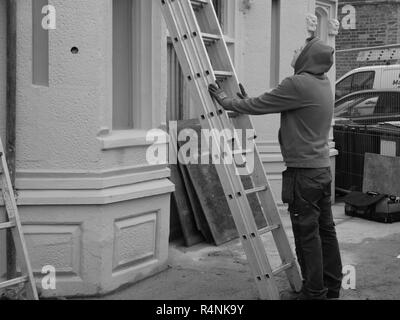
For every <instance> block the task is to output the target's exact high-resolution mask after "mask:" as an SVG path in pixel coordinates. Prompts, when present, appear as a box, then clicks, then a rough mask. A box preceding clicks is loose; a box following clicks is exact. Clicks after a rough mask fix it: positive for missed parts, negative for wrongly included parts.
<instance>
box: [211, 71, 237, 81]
mask: <svg viewBox="0 0 400 320" xmlns="http://www.w3.org/2000/svg"><path fill="white" fill-rule="evenodd" d="M214 74H215V76H216V77H217V78H224V79H226V78H230V77H232V76H233V72H230V71H214Z"/></svg>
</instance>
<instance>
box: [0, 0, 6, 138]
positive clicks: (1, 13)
mask: <svg viewBox="0 0 400 320" xmlns="http://www.w3.org/2000/svg"><path fill="white" fill-rule="evenodd" d="M5 117H6V0H0V136H1V138H2V139H4V138H5V125H6V122H5Z"/></svg>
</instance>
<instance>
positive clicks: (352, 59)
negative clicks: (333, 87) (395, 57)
mask: <svg viewBox="0 0 400 320" xmlns="http://www.w3.org/2000/svg"><path fill="white" fill-rule="evenodd" d="M346 4H351V5H353V6H354V8H355V9H356V19H357V20H356V21H357V22H356V29H355V30H344V29H343V28H341V29H340V32H339V35H338V36H337V38H336V44H337V50H343V49H351V48H363V47H374V46H382V45H389V44H397V43H399V42H400V1H398V0H393V1H384V0H374V1H365V0H360V1H343V0H340V1H339V21H341V20H342V19H343V17H344V16H345V14H343V13H342V10H341V8H342V7H343V6H344V5H346ZM372 12H373V14H372ZM358 53H359V52H358V51H357V52H343V53H337V77H338V78H339V77H341V76H343V75H344V74H345V73H347V72H348V71H350V70H353V69H355V68H359V67H365V66H370V65H381V64H385V63H386V62H385V61H370V62H358V61H357V57H358ZM394 62H396V63H399V61H392V63H394Z"/></svg>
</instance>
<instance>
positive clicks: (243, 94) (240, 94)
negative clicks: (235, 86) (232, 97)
mask: <svg viewBox="0 0 400 320" xmlns="http://www.w3.org/2000/svg"><path fill="white" fill-rule="evenodd" d="M239 88H240V92H238V93H237V96H238V97H239V98H240V99H242V100H244V99H247V98H248V97H249V96H248V94H247V92H246V90H245V89H244V87H243V85H242V84H241V83H239Z"/></svg>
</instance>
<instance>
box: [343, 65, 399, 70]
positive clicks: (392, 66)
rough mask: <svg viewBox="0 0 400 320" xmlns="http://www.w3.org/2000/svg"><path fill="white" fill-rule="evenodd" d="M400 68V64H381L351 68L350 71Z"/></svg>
mask: <svg viewBox="0 0 400 320" xmlns="http://www.w3.org/2000/svg"><path fill="white" fill-rule="evenodd" d="M396 68H400V64H390V65H381V66H369V67H361V68H357V69H353V70H350V71H349V72H354V71H368V70H380V69H396Z"/></svg>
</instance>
